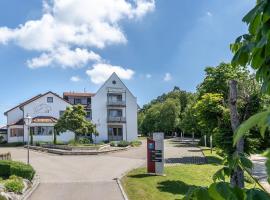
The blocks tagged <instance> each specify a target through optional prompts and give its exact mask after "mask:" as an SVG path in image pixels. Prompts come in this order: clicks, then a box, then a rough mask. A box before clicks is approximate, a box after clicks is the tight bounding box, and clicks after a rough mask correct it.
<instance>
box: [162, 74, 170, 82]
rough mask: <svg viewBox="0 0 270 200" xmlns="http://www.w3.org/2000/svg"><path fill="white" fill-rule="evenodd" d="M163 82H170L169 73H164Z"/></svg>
mask: <svg viewBox="0 0 270 200" xmlns="http://www.w3.org/2000/svg"><path fill="white" fill-rule="evenodd" d="M163 80H164V81H170V80H172V75H171V74H170V73H166V74H165V76H164V78H163Z"/></svg>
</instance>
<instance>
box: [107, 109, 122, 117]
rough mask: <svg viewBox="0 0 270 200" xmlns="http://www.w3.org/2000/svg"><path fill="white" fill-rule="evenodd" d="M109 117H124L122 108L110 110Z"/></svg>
mask: <svg viewBox="0 0 270 200" xmlns="http://www.w3.org/2000/svg"><path fill="white" fill-rule="evenodd" d="M109 117H122V110H116V109H111V110H109Z"/></svg>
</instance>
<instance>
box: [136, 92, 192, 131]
mask: <svg viewBox="0 0 270 200" xmlns="http://www.w3.org/2000/svg"><path fill="white" fill-rule="evenodd" d="M193 96H194V94H192V93H190V92H186V91H183V90H180V89H179V88H178V87H174V89H173V90H172V91H171V92H169V93H167V94H163V95H161V96H159V97H157V98H156V99H154V100H152V101H151V102H150V103H149V104H146V105H144V106H143V108H142V109H141V110H140V112H139V114H138V126H139V131H140V132H141V133H144V134H146V133H151V132H154V131H162V132H165V133H167V134H169V133H172V132H174V131H181V129H182V128H181V119H182V114H183V113H184V110H185V108H186V107H187V105H188V104H189V102H190V101H191V100H192V99H193V98H194V97H193Z"/></svg>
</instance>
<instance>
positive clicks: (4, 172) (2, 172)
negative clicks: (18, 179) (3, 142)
mask: <svg viewBox="0 0 270 200" xmlns="http://www.w3.org/2000/svg"><path fill="white" fill-rule="evenodd" d="M0 176H1V177H5V178H7V177H9V176H10V164H9V162H8V161H0Z"/></svg>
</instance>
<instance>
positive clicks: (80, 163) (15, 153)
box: [0, 143, 146, 200]
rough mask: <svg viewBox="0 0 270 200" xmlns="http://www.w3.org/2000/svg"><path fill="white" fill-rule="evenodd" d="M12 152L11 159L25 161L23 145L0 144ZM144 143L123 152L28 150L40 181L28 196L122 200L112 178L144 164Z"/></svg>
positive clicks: (41, 199) (34, 198) (38, 199)
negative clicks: (64, 153)
mask: <svg viewBox="0 0 270 200" xmlns="http://www.w3.org/2000/svg"><path fill="white" fill-rule="evenodd" d="M7 151H9V152H11V154H12V159H13V160H20V161H23V162H26V155H27V154H26V153H27V152H26V150H25V149H24V148H1V149H0V153H1V152H7ZM145 156H146V150H145V143H144V145H143V146H142V147H139V148H132V149H130V150H128V151H124V152H116V153H109V154H104V155H98V156H93V155H90V156H58V155H52V154H47V153H40V152H35V151H31V152H30V162H31V164H32V165H33V167H34V168H35V169H36V171H37V173H38V174H39V176H40V182H41V184H40V185H39V186H38V188H37V190H36V191H35V192H34V193H33V194H32V196H31V197H30V199H31V200H48V199H49V200H60V199H65V200H73V199H74V200H78V199H80V200H84V199H87V200H89V199H97V200H103V199H104V200H105V199H106V200H121V199H123V197H122V195H121V192H120V189H119V187H118V185H117V183H116V181H115V180H114V179H115V178H118V177H120V176H121V175H122V174H123V173H125V172H127V171H129V170H131V169H133V168H137V167H139V166H141V165H144V164H145Z"/></svg>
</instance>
